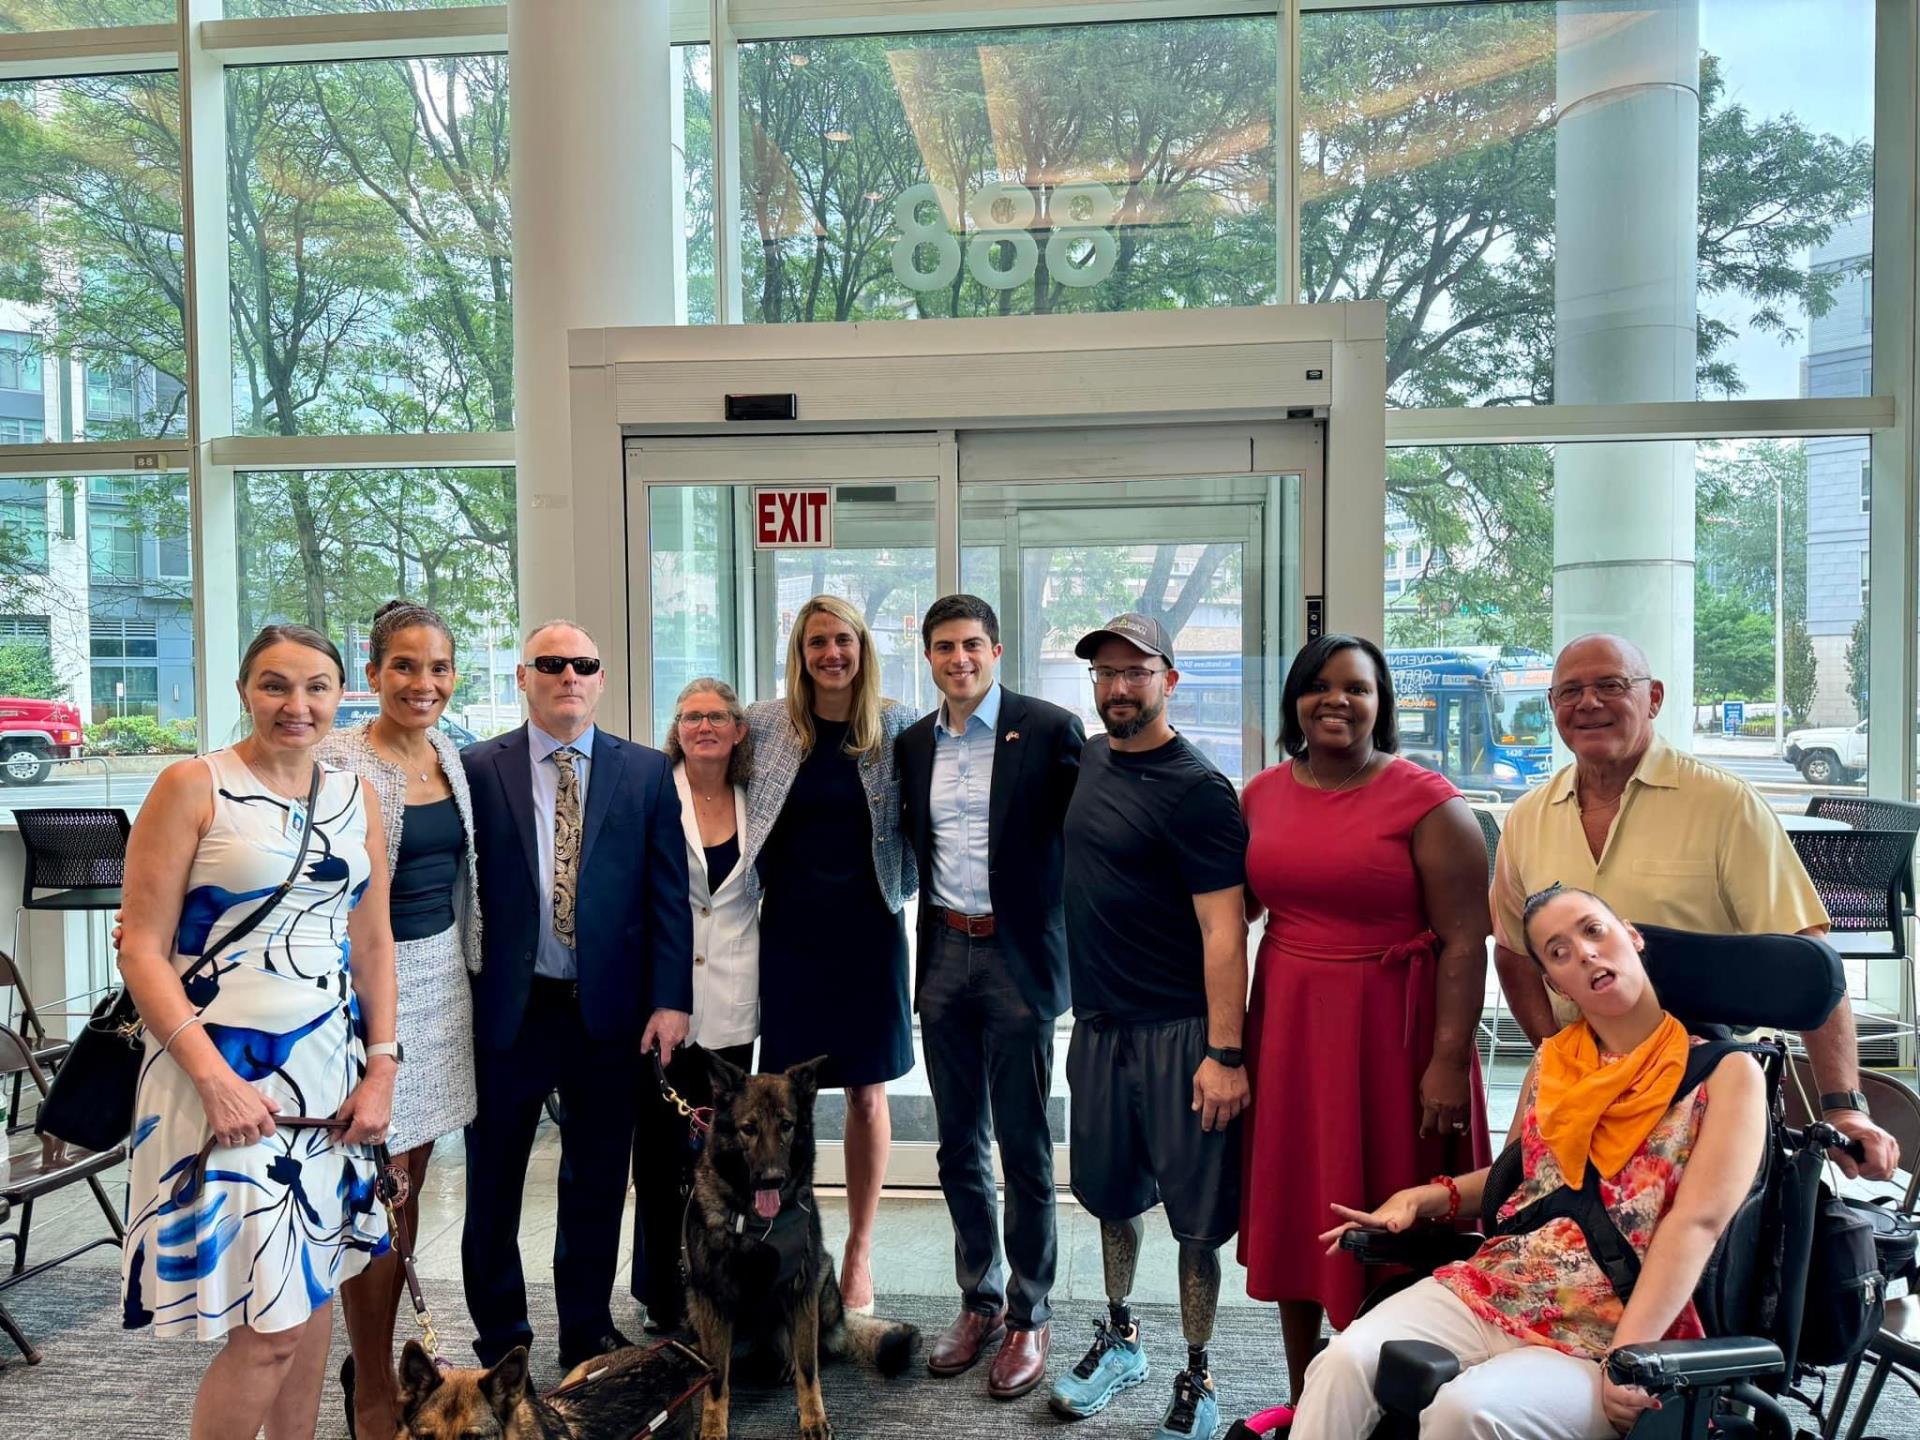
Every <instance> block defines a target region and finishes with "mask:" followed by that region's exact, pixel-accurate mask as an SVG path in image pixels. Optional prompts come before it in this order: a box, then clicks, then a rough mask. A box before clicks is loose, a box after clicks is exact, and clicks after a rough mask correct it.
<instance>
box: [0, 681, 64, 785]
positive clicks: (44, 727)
mask: <svg viewBox="0 0 1920 1440" xmlns="http://www.w3.org/2000/svg"><path fill="white" fill-rule="evenodd" d="M82 738H83V737H82V735H81V731H80V707H79V706H77V705H71V704H68V703H67V702H66V701H65V700H22V699H20V698H18V697H17V696H12V695H6V696H0V784H7V785H38V784H39V783H40V782H41V781H42V780H44V779H46V778H47V776H48V775H49V774H50V773H51V772H52V770H53V762H54V761H55V760H65V759H68V758H69V757H71V756H72V755H74V754H76V753H77V752H78V751H79V749H80V744H81V740H82Z"/></svg>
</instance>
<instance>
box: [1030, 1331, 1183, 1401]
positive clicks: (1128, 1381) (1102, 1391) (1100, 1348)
mask: <svg viewBox="0 0 1920 1440" xmlns="http://www.w3.org/2000/svg"><path fill="white" fill-rule="evenodd" d="M1146 1378H1147V1352H1146V1350H1145V1349H1143V1348H1142V1347H1141V1344H1140V1327H1139V1326H1138V1325H1135V1326H1134V1327H1133V1338H1132V1339H1131V1340H1127V1339H1123V1338H1122V1337H1121V1336H1120V1334H1119V1332H1117V1331H1116V1330H1115V1329H1114V1328H1113V1327H1112V1326H1111V1325H1109V1324H1108V1323H1107V1322H1106V1321H1104V1320H1102V1321H1101V1322H1100V1323H1099V1324H1098V1325H1095V1326H1094V1327H1093V1348H1092V1349H1090V1350H1088V1351H1087V1353H1086V1355H1085V1357H1084V1358H1083V1359H1082V1360H1081V1361H1080V1363H1079V1364H1078V1365H1076V1366H1074V1367H1073V1369H1071V1370H1069V1371H1068V1372H1067V1373H1066V1374H1064V1375H1062V1376H1061V1377H1060V1378H1059V1379H1058V1380H1056V1381H1054V1382H1053V1394H1052V1396H1050V1397H1049V1399H1048V1401H1047V1403H1048V1404H1050V1405H1051V1406H1052V1407H1053V1410H1054V1413H1055V1414H1056V1415H1059V1416H1061V1417H1063V1418H1064V1419H1067V1420H1084V1419H1086V1418H1087V1416H1089V1415H1098V1414H1099V1413H1100V1412H1101V1411H1102V1410H1104V1409H1106V1408H1107V1405H1108V1403H1109V1402H1111V1401H1112V1399H1113V1397H1114V1396H1116V1395H1118V1394H1119V1393H1120V1392H1121V1391H1122V1390H1131V1389H1132V1388H1133V1387H1134V1386H1136V1385H1138V1384H1139V1383H1140V1382H1141V1381H1143V1380H1145V1379H1146ZM1215 1413H1216V1414H1217V1413H1218V1411H1217V1410H1216V1412H1215Z"/></svg>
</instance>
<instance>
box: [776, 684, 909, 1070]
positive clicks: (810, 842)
mask: <svg viewBox="0 0 1920 1440" xmlns="http://www.w3.org/2000/svg"><path fill="white" fill-rule="evenodd" d="M813 729H814V737H815V738H814V745H813V750H812V752H811V753H810V754H809V755H808V756H807V758H806V759H805V760H803V761H801V762H800V770H799V773H798V774H797V775H795V776H794V780H793V789H792V790H790V791H789V792H788V793H787V801H786V804H785V805H783V806H782V807H781V810H780V818H779V819H778V820H777V821H775V822H774V827H773V833H772V834H770V835H769V836H768V837H767V843H766V845H765V846H764V847H763V848H762V850H761V852H760V862H759V863H760V881H761V890H762V892H763V894H764V896H765V899H764V901H763V903H762V907H761V911H760V1068H761V1070H762V1071H774V1070H784V1069H785V1068H786V1067H787V1066H789V1065H797V1064H799V1063H800V1062H801V1061H802V1060H811V1059H812V1058H813V1057H814V1056H816V1055H825V1056H827V1057H829V1058H828V1063H827V1064H826V1065H825V1066H823V1067H822V1069H821V1072H820V1083H821V1084H822V1085H823V1086H829V1087H838V1086H844V1085H872V1084H877V1083H879V1082H881V1081H884V1080H893V1079H897V1078H898V1077H899V1076H902V1075H904V1074H906V1073H907V1071H909V1070H911V1069H912V1068H913V1026H912V1017H911V1013H910V1012H909V1010H908V1006H907V928H906V922H905V920H904V919H903V917H902V916H900V915H898V914H895V913H894V912H893V911H891V910H889V909H888V908H887V902H886V898H885V897H884V896H883V895H882V894H881V893H880V882H879V880H878V879H877V878H875V876H874V873H873V823H872V821H871V819H870V818H869V817H868V810H867V792H866V789H865V787H864V786H863V785H861V783H860V769H859V762H858V761H857V760H856V759H855V758H854V757H853V756H852V755H849V754H848V753H847V752H846V751H845V750H844V749H842V748H841V747H842V746H843V745H844V743H845V741H846V738H847V726H846V724H845V723H844V722H838V721H831V720H822V719H821V718H820V717H819V716H818V715H816V716H814V717H813Z"/></svg>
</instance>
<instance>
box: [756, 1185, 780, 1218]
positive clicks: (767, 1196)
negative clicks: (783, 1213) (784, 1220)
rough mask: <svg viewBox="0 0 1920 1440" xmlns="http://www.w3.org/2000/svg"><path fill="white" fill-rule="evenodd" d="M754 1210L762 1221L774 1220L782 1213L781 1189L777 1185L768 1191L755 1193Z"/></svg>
mask: <svg viewBox="0 0 1920 1440" xmlns="http://www.w3.org/2000/svg"><path fill="white" fill-rule="evenodd" d="M753 1208H754V1212H755V1213H756V1214H757V1215H759V1217H760V1218H761V1219H762V1220H771V1219H773V1217H774V1216H776V1215H778V1214H779V1213H780V1187H779V1186H777V1185H776V1186H773V1187H771V1188H769V1189H766V1190H756V1191H754V1192H753Z"/></svg>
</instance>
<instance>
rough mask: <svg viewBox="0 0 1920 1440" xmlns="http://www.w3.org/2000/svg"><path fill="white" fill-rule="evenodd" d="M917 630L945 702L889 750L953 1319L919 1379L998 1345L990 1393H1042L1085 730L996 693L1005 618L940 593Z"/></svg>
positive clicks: (1046, 709)
mask: <svg viewBox="0 0 1920 1440" xmlns="http://www.w3.org/2000/svg"><path fill="white" fill-rule="evenodd" d="M920 630H921V638H922V640H923V641H924V642H925V645H926V654H927V664H928V665H929V666H930V667H931V668H932V670H933V683H934V685H935V686H936V687H938V689H939V691H940V693H941V696H942V697H943V703H942V704H941V706H940V708H939V709H938V710H936V711H935V712H934V713H933V714H931V715H927V716H923V717H922V718H921V719H920V721H919V722H918V723H916V724H915V725H913V726H911V727H910V728H909V729H907V730H905V731H903V732H902V733H901V736H900V738H899V740H897V741H896V742H895V744H894V753H895V755H896V757H897V760H898V763H899V770H900V801H901V807H902V809H903V811H904V812H905V813H904V817H903V818H904V824H903V825H902V829H903V831H904V833H905V835H906V837H907V841H908V843H909V844H911V845H912V846H913V853H914V855H915V857H916V858H917V859H918V860H919V863H920V894H921V897H922V899H921V903H920V945H919V965H918V967H917V974H918V994H917V997H916V998H917V1000H918V1002H919V1006H920V1019H921V1027H920V1033H921V1040H922V1043H923V1044H924V1046H925V1047H926V1055H927V1078H928V1080H929V1082H930V1084H931V1086H932V1090H933V1104H934V1111H935V1114H936V1115H937V1116H938V1119H939V1125H940V1151H939V1166H940V1188H941V1190H942V1191H944V1192H945V1194H946V1197H947V1211H948V1213H949V1214H950V1215H951V1216H952V1217H953V1229H954V1266H955V1271H956V1279H957V1280H958V1281H959V1285H960V1306H961V1308H960V1314H959V1316H958V1318H957V1319H955V1321H954V1322H953V1324H952V1325H950V1326H948V1327H947V1329H946V1330H945V1331H944V1332H943V1333H942V1334H941V1335H940V1336H939V1337H938V1338H937V1339H936V1340H935V1341H934V1343H933V1346H932V1348H931V1349H930V1350H929V1351H928V1354H927V1368H928V1369H929V1370H931V1371H932V1372H933V1373H934V1374H936V1375H958V1374H960V1373H961V1372H962V1371H965V1370H968V1369H970V1368H972V1366H973V1364H974V1363H975V1362H976V1361H977V1360H978V1359H979V1358H980V1355H981V1353H982V1352H983V1351H984V1350H986V1348H987V1347H988V1346H990V1345H991V1344H992V1343H993V1342H994V1341H995V1340H998V1339H1000V1338H1001V1336H1002V1334H1003V1333H1004V1334H1005V1337H1006V1338H1005V1340H1004V1342H1003V1343H1002V1344H1001V1346H1000V1350H999V1353H998V1354H997V1355H996V1356H995V1357H994V1362H993V1366H992V1369H991V1370H990V1371H989V1373H988V1376H987V1393H988V1394H989V1395H991V1396H993V1397H994V1398H995V1399H996V1400H1011V1399H1014V1398H1016V1397H1018V1396H1021V1395H1024V1394H1026V1393H1027V1392H1028V1391H1030V1390H1032V1389H1033V1388H1034V1387H1035V1386H1036V1385H1038V1384H1039V1383H1040V1381H1041V1379H1042V1378H1043V1377H1044V1376H1045V1374H1046V1365H1047V1352H1048V1349H1049V1342H1048V1326H1047V1320H1048V1316H1049V1315H1050V1313H1051V1311H1050V1308H1049V1299H1048V1294H1049V1292H1050V1291H1051V1290H1052V1288H1053V1280H1054V1270H1055V1265H1056V1261H1057V1257H1058V1244H1057V1241H1056V1237H1055V1232H1054V1210H1053V1140H1052V1136H1051V1134H1050V1132H1049V1126H1048V1121H1047V1094H1048V1087H1049V1084H1050V1082H1051V1080H1052V1077H1053V1026H1054V1021H1055V1020H1056V1019H1057V1018H1058V1017H1059V1015H1060V1012H1061V1011H1063V1010H1065V1009H1066V1008H1067V935H1066V921H1065V918H1064V914H1063V911H1062V897H1061V877H1062V873H1063V869H1064V865H1065V860H1064V849H1063V842H1062V839H1061V833H1062V832H1061V827H1062V825H1063V824H1064V822H1065V820H1066V814H1067V802H1068V801H1069V800H1070V799H1072V798H1073V790H1074V783H1075V780H1076V779H1077V778H1078V776H1079V773H1080V747H1081V745H1082V744H1083V743H1084V742H1085V739H1086V732H1085V730H1084V729H1083V728H1082V726H1081V724H1080V719H1079V717H1078V716H1076V715H1074V714H1072V713H1071V712H1070V711H1067V710H1063V709H1061V708H1060V707H1059V706H1057V705H1049V704H1048V703H1047V702H1046V701H1044V700H1036V699H1034V698H1032V697H1030V696H1026V695H1017V694H1015V693H1014V692H1013V691H1011V690H1008V689H1007V688H1006V687H1004V686H1003V685H1001V684H999V683H998V682H997V681H996V680H995V679H994V674H993V672H994V666H995V664H996V663H997V662H998V661H999V659H1000V622H999V620H998V618H997V617H995V615H994V613H993V607H992V606H990V605H988V604H987V602H986V601H984V600H982V599H980V598H979V597H977V596H974V595H948V596H945V597H944V598H942V599H939V600H936V601H934V602H933V605H932V607H931V608H930V609H928V611H927V616H926V620H925V621H924V622H923V623H922V625H921V627H920ZM996 1133H997V1134H998V1136H999V1139H1000V1160H1001V1164H1002V1166H1003V1168H1004V1169H1005V1171H1006V1177H1007V1225H1006V1248H1005V1259H1006V1261H1007V1267H1003V1265H1002V1250H1001V1236H1000V1233H999V1224H998V1218H997V1215H996V1213H995V1212H996V1208H997V1207H996V1206H995V1203H994V1202H995V1191H994V1183H993V1164H992V1152H991V1148H990V1147H991V1144H992V1139H993V1136H994V1135H995V1134H996ZM1007 1268H1011V1270H1012V1277H1011V1283H1009V1279H1008V1276H1007V1273H1006V1269H1007Z"/></svg>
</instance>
